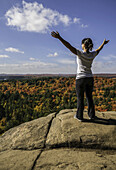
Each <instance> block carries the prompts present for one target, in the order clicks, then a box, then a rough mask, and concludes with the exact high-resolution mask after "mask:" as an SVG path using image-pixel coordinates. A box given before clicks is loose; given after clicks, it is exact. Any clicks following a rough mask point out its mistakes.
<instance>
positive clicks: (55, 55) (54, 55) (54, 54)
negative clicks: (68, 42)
mask: <svg viewBox="0 0 116 170" xmlns="http://www.w3.org/2000/svg"><path fill="white" fill-rule="evenodd" d="M57 56H58V53H57V52H55V53H53V54H48V57H57Z"/></svg>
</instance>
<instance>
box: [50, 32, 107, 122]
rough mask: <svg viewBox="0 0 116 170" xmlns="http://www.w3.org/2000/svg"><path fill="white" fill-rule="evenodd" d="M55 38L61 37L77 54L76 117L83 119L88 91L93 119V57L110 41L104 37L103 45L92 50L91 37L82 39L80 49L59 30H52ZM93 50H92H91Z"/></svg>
mask: <svg viewBox="0 0 116 170" xmlns="http://www.w3.org/2000/svg"><path fill="white" fill-rule="evenodd" d="M51 35H52V36H53V37H54V38H57V39H59V40H60V41H61V42H62V43H63V44H64V45H65V46H66V47H67V48H68V49H69V50H70V51H71V52H72V53H74V54H75V55H77V64H78V69H77V76H76V93H77V113H76V115H75V116H74V118H76V119H78V120H79V121H83V110H84V92H85V93H86V98H87V103H88V116H89V118H90V119H91V120H94V119H95V108H94V103H93V98H92V91H93V86H94V79H93V75H92V71H91V66H92V62H93V59H94V58H95V57H96V56H97V55H98V53H99V52H100V51H101V49H102V48H103V46H104V45H105V44H107V43H108V42H109V40H108V41H106V39H104V41H103V43H102V45H101V46H100V47H99V48H98V49H97V50H95V51H92V48H93V42H92V40H91V39H90V38H84V39H83V40H82V49H83V51H80V50H78V49H76V48H74V47H73V46H71V44H70V43H68V42H67V41H65V40H64V39H63V38H62V37H61V36H60V34H59V33H58V32H54V31H53V32H51ZM90 51H92V52H90Z"/></svg>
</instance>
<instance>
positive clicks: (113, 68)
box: [92, 61, 116, 73]
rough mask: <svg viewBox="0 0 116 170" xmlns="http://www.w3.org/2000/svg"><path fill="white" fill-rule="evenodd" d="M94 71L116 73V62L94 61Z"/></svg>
mask: <svg viewBox="0 0 116 170" xmlns="http://www.w3.org/2000/svg"><path fill="white" fill-rule="evenodd" d="M92 70H93V73H116V63H115V62H113V61H107V62H104V61H94V62H93V67H92Z"/></svg>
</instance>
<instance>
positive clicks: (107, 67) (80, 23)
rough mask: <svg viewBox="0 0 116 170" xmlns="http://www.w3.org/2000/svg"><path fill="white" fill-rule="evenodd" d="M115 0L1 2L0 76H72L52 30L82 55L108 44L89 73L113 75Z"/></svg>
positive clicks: (70, 59)
mask: <svg viewBox="0 0 116 170" xmlns="http://www.w3.org/2000/svg"><path fill="white" fill-rule="evenodd" d="M115 7H116V1H115V0H94V1H93V0H83V1H82V0H55V1H54V0H10V1H9V0H1V1H0V74H1V73H9V74H41V73H58V74H59V73H70V74H72V73H73V74H76V67H77V66H76V56H75V55H72V54H71V52H70V51H69V50H68V49H66V48H65V47H64V46H63V45H62V44H61V42H59V40H57V39H54V38H53V37H51V35H50V33H51V31H53V30H54V31H56V30H57V31H58V32H59V33H60V35H61V36H62V37H63V38H64V39H65V40H67V41H68V42H70V43H71V45H72V46H74V47H75V48H77V49H80V50H81V40H82V39H83V38H85V37H90V38H92V40H93V43H94V49H93V50H95V49H96V48H98V47H99V46H100V45H101V43H102V42H103V40H104V38H106V39H109V40H110V42H109V44H107V45H106V46H104V49H103V50H102V51H101V52H100V54H99V55H98V56H97V57H96V58H95V60H94V62H93V67H92V70H93V73H116V67H115V65H116V50H115V49H116V33H115V31H116V21H115V18H116V10H115Z"/></svg>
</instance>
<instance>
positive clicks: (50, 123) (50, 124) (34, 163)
mask: <svg viewBox="0 0 116 170" xmlns="http://www.w3.org/2000/svg"><path fill="white" fill-rule="evenodd" d="M56 115H57V113H55V115H54V117H52V119H51V120H50V122H49V125H48V130H47V133H46V135H45V141H44V146H43V148H42V150H41V152H40V153H39V155H38V156H37V157H36V159H35V161H34V162H33V165H32V168H31V170H34V168H35V165H36V162H37V160H38V159H39V158H40V156H41V154H42V152H43V151H44V149H45V148H46V139H47V136H48V134H49V131H50V128H51V126H52V121H53V119H55V117H56Z"/></svg>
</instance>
